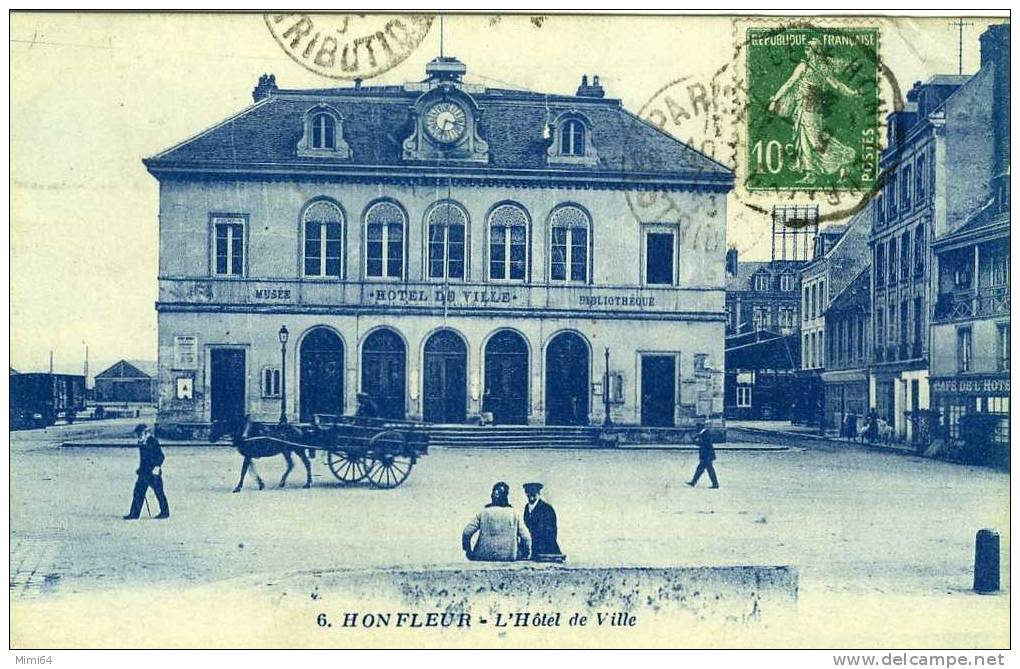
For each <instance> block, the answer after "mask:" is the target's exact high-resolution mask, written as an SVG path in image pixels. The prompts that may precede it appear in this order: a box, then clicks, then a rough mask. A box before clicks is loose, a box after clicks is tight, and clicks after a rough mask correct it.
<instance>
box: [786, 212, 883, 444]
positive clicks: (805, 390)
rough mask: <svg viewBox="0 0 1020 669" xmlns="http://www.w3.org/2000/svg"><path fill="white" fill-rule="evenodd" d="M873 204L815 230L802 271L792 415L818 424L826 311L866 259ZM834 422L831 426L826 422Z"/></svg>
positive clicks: (821, 411)
mask: <svg viewBox="0 0 1020 669" xmlns="http://www.w3.org/2000/svg"><path fill="white" fill-rule="evenodd" d="M871 216H872V212H871V204H870V202H869V203H868V204H866V205H865V206H864V207H863V208H861V210H860V211H858V212H857V213H855V214H854V215H853V216H852V217H851V218H850V220H849V221H848V222H847V223H836V224H831V225H828V226H826V227H825V228H822V229H821V230H819V232H818V235H817V237H816V238H815V253H814V258H813V259H812V261H811V262H810V263H808V264H807V265H806V266H804V267H803V268H802V269H801V272H800V282H801V308H800V312H801V347H800V351H801V359H800V370H799V371H798V373H797V383H796V386H795V388H794V395H795V403H796V409H795V411H794V412H793V420H795V421H797V422H801V423H806V424H815V425H817V424H818V422H819V421H820V420H822V417H823V415H824V407H825V385H824V383H823V381H822V372H823V371H824V370H825V369H826V356H825V353H826V346H827V342H826V337H828V329H827V326H826V318H825V310H826V308H827V307H828V305H829V300H830V298H831V297H832V296H835V295H836V294H838V293H839V292H840V291H842V290H843V289H844V288H845V287H846V286H847V285H848V284H849V283H850V281H852V280H853V279H854V278H855V277H856V276H857V275H858V274H860V271H861V268H862V267H864V266H865V265H866V264H867V262H868V236H869V235H870V234H871ZM828 426H829V427H832V425H831V424H830V425H828Z"/></svg>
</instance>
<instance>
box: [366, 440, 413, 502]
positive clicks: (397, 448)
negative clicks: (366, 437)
mask: <svg viewBox="0 0 1020 669" xmlns="http://www.w3.org/2000/svg"><path fill="white" fill-rule="evenodd" d="M368 446H369V450H370V451H371V452H372V455H370V456H369V457H368V480H369V482H370V483H371V484H372V485H374V486H375V487H376V488H396V487H397V486H398V485H400V484H401V483H403V482H404V481H405V480H406V479H407V477H408V476H409V475H410V474H411V468H412V467H414V460H413V459H412V458H411V456H409V455H405V453H406V452H407V438H406V437H405V436H404V433H403V432H401V431H399V430H386V431H384V432H380V433H379V434H377V435H375V436H374V437H372V440H371V441H369V443H368Z"/></svg>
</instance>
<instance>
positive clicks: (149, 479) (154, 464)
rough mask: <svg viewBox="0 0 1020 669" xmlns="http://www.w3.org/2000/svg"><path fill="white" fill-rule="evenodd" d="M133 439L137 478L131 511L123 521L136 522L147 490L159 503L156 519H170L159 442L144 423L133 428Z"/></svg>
mask: <svg viewBox="0 0 1020 669" xmlns="http://www.w3.org/2000/svg"><path fill="white" fill-rule="evenodd" d="M135 437H137V438H138V469H137V471H136V473H137V474H138V478H137V479H136V480H135V489H134V493H133V494H132V497H131V510H130V511H128V514H127V515H126V516H124V520H137V519H138V517H139V516H140V515H141V513H142V503H143V502H145V493H146V492H148V490H149V488H152V491H153V492H154V493H156V500H157V501H158V502H159V515H158V516H156V518H169V517H170V504H169V503H167V501H166V494H165V493H164V492H163V460H164V457H163V449H162V448H160V447H159V441H158V440H157V439H156V437H154V436H153V435H152V433H151V432H149V427H148V426H147V425H146V424H145V423H140V424H139V425H138V426H137V427H135Z"/></svg>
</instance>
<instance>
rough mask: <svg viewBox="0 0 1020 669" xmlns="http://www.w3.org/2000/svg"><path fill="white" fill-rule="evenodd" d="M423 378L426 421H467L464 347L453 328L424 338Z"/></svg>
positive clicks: (465, 352) (465, 353) (465, 351)
mask: <svg viewBox="0 0 1020 669" xmlns="http://www.w3.org/2000/svg"><path fill="white" fill-rule="evenodd" d="M424 377H425V383H424V386H425V387H424V393H423V396H424V400H425V405H424V412H423V413H424V419H425V422H426V423H463V422H464V421H465V420H467V388H466V386H467V346H465V345H464V340H463V339H461V338H460V337H459V336H458V335H457V333H455V332H454V331H453V330H440V331H438V332H436V333H435V334H433V335H432V336H431V337H429V338H428V340H426V342H425V374H424Z"/></svg>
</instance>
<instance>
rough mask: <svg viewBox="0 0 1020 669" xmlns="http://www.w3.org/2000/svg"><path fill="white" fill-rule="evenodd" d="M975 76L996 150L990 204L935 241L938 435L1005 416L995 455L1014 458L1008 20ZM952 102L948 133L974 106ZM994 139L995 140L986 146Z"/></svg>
mask: <svg viewBox="0 0 1020 669" xmlns="http://www.w3.org/2000/svg"><path fill="white" fill-rule="evenodd" d="M974 79H975V83H976V84H977V83H981V84H982V90H984V91H986V92H987V93H988V94H989V100H988V101H983V102H982V103H981V104H982V105H984V106H986V107H988V108H989V109H990V110H991V112H992V118H991V123H990V128H989V130H990V132H989V133H988V137H987V138H985V137H982V138H981V142H982V145H980V146H977V147H975V150H980V151H987V152H988V154H989V155H991V156H992V159H993V162H992V171H991V175H992V176H991V178H990V179H989V180H988V183H987V186H986V188H984V189H982V190H983V192H984V194H985V197H986V202H985V204H984V205H983V206H981V207H979V208H977V210H976V211H975V212H974V213H973V214H972V215H971V217H970V219H969V220H968V221H967V222H966V223H964V224H963V225H962V226H960V227H958V228H956V229H955V230H953V231H952V232H950V233H949V234H945V235H941V236H940V237H939V238H938V239H937V240H936V241H935V242H934V243H933V244H932V249H933V251H934V254H935V255H934V258H935V267H936V274H935V277H934V284H935V288H934V290H935V295H936V300H935V307H934V314H933V317H932V334H931V337H932V341H931V396H932V397H931V406H932V409H933V410H934V411H935V414H936V418H937V420H938V425H939V426H940V427H941V428H942V429H941V431H940V432H939V434H938V436H941V437H943V438H947V439H949V440H950V442H951V443H956V444H959V443H960V442H961V441H963V440H964V438H965V436H966V435H964V434H962V433H961V430H960V425H961V418H962V417H963V416H965V415H966V414H969V413H982V414H990V415H993V416H995V417H996V418H997V419H998V421H997V428H996V429H995V432H994V435H993V440H994V442H995V447H996V449H997V452H996V453H995V454H994V455H993V457H994V459H996V460H998V461H1007V462H1008V460H1009V386H1010V384H1009V342H1010V336H1009V325H1010V323H1009V320H1010V319H1009V297H1010V295H1009V293H1010V291H1009V261H1010V250H1009V242H1010V239H1009V237H1010V235H1009V232H1010V214H1009V204H1010V197H1009V176H1010V166H1009V130H1010V118H1009V96H1010V94H1009V90H1010V80H1009V26H1008V25H998V26H992V27H991V28H989V29H988V31H986V32H985V33H984V34H983V35H982V36H981V71H980V72H979V73H978V74H977V75H975V77H974ZM961 92H962V91H961ZM954 97H955V96H954ZM950 102H951V103H952V102H953V100H952V99H950ZM946 107H947V109H946V114H945V128H946V130H945V132H946V133H947V134H949V133H951V132H952V131H953V128H954V126H953V123H954V120H956V117H957V115H958V114H959V115H961V116H962V115H966V114H967V111H966V109H965V108H964V107H963V106H962V105H955V104H947V105H946ZM988 139H990V140H991V145H990V146H986V144H987V140H988ZM985 173H986V174H987V171H986V172H985ZM954 175H955V172H954ZM953 178H954V179H955V178H956V177H955V176H954V177H953Z"/></svg>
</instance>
